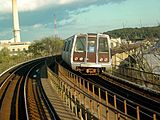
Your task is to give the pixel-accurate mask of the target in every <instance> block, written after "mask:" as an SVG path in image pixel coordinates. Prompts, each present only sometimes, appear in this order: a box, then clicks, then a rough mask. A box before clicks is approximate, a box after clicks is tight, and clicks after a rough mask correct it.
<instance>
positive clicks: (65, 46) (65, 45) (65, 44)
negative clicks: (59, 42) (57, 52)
mask: <svg viewBox="0 0 160 120" xmlns="http://www.w3.org/2000/svg"><path fill="white" fill-rule="evenodd" d="M66 49H67V42H65V43H64V49H63V51H66Z"/></svg>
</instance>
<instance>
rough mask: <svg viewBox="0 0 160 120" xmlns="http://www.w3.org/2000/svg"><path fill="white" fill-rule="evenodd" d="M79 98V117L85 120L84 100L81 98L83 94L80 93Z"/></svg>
mask: <svg viewBox="0 0 160 120" xmlns="http://www.w3.org/2000/svg"><path fill="white" fill-rule="evenodd" d="M78 97H79V109H80V110H79V117H80V119H81V120H83V118H82V107H81V106H82V98H81V93H79V95H78Z"/></svg>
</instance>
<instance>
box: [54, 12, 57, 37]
mask: <svg viewBox="0 0 160 120" xmlns="http://www.w3.org/2000/svg"><path fill="white" fill-rule="evenodd" d="M54 37H55V38H56V37H57V20H56V15H55V14H54Z"/></svg>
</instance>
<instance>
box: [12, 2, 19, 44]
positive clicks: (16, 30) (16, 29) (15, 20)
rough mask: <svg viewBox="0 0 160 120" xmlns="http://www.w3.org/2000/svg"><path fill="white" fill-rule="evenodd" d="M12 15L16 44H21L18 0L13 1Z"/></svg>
mask: <svg viewBox="0 0 160 120" xmlns="http://www.w3.org/2000/svg"><path fill="white" fill-rule="evenodd" d="M12 15H13V34H14V42H21V40H20V28H19V17H18V9H17V1H16V0H12Z"/></svg>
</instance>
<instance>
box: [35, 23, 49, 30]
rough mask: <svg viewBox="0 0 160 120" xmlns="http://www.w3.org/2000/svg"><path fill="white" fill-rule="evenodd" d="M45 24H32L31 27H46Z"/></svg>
mask: <svg viewBox="0 0 160 120" xmlns="http://www.w3.org/2000/svg"><path fill="white" fill-rule="evenodd" d="M46 26H47V25H46V24H34V25H33V26H32V27H33V28H34V29H39V28H44V27H46Z"/></svg>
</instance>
